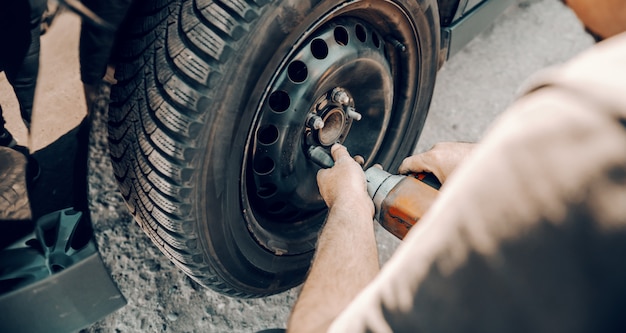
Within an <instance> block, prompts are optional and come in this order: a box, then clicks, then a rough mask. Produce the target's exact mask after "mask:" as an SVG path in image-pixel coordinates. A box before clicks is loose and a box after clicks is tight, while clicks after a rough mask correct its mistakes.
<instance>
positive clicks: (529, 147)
mask: <svg viewBox="0 0 626 333" xmlns="http://www.w3.org/2000/svg"><path fill="white" fill-rule="evenodd" d="M329 331H330V332H462V331H464V332H559V331H560V332H607V331H620V332H623V331H626V34H622V35H620V36H617V37H614V38H611V39H610V40H607V41H604V42H602V43H600V44H598V45H596V46H594V47H593V48H592V49H590V50H589V51H587V52H585V53H583V54H582V55H580V56H579V57H577V58H575V59H573V60H572V61H570V62H569V63H567V64H565V65H564V66H561V67H560V68H558V69H553V70H550V71H548V72H545V73H542V74H540V75H539V76H538V77H537V78H536V80H535V81H534V83H533V85H532V86H531V87H530V89H528V90H527V93H526V94H524V95H523V96H522V97H521V98H520V99H519V100H518V101H517V102H516V103H515V104H514V105H512V107H511V108H510V109H509V110H508V111H507V112H506V113H505V114H504V115H503V116H502V117H501V118H500V119H499V120H498V121H497V122H496V123H495V124H494V126H493V127H492V129H491V130H490V131H489V133H488V135H487V136H486V137H485V139H484V140H483V143H482V144H481V145H480V147H479V148H477V150H476V151H475V152H474V153H473V155H472V156H471V157H470V158H469V159H468V161H466V162H465V163H464V164H463V165H462V166H461V167H460V168H459V169H458V170H457V171H456V172H455V173H454V175H453V176H452V177H451V178H450V179H449V180H448V182H447V183H446V185H445V186H444V188H443V189H442V191H441V194H440V197H439V199H438V201H437V202H436V203H435V204H434V205H433V207H432V208H431V209H430V211H429V212H428V214H427V215H425V216H424V217H423V218H422V221H421V222H420V224H419V225H418V226H416V227H415V228H414V229H413V230H412V231H411V232H410V233H409V235H408V236H407V237H406V238H405V241H404V242H403V244H402V245H401V246H400V248H399V249H398V250H397V252H396V253H395V255H394V256H393V257H392V259H391V260H390V261H389V262H388V263H386V264H385V266H384V267H383V269H382V271H381V273H380V274H379V276H378V277H377V278H376V280H375V281H374V282H373V283H372V284H371V285H370V286H368V288H366V289H365V290H364V291H363V292H362V293H361V294H360V295H359V296H358V297H357V298H356V299H355V301H354V302H352V304H351V305H350V306H349V307H348V308H347V309H346V310H345V311H344V312H343V313H342V314H341V315H340V316H339V317H338V318H337V319H336V320H335V322H334V323H333V324H332V326H331V328H330V329H329Z"/></svg>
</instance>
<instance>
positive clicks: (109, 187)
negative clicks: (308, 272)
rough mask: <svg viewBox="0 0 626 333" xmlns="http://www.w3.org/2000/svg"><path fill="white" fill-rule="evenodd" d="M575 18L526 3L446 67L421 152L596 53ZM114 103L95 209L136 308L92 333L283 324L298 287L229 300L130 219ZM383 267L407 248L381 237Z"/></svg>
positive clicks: (111, 259)
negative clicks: (117, 176) (111, 155)
mask: <svg viewBox="0 0 626 333" xmlns="http://www.w3.org/2000/svg"><path fill="white" fill-rule="evenodd" d="M590 43H591V41H590V39H589V38H588V37H586V36H585V35H584V33H583V31H582V29H581V27H580V26H579V24H578V23H577V22H576V20H575V17H574V16H573V15H572V14H571V13H570V12H569V11H568V10H566V9H565V8H564V7H563V6H562V5H561V4H559V3H558V2H557V1H554V0H543V1H521V2H519V4H518V5H516V6H513V7H512V8H511V9H510V10H508V11H507V12H506V13H505V15H503V16H502V17H500V18H499V19H498V20H497V21H496V23H495V25H494V26H493V27H492V28H490V29H489V30H488V31H487V32H486V33H484V34H483V35H481V36H479V37H478V38H477V39H476V40H475V41H474V42H472V43H471V44H470V45H469V46H468V47H467V48H466V49H464V50H463V51H462V52H461V53H460V54H458V55H457V56H456V57H455V58H454V59H453V60H452V61H450V62H449V63H447V64H446V65H445V67H444V68H443V69H442V70H441V72H440V76H439V79H438V84H437V87H436V91H435V96H434V99H433V106H432V109H431V114H430V116H429V120H428V122H427V125H426V128H425V130H424V132H423V136H422V140H421V141H420V144H419V145H418V147H417V150H419V151H421V150H424V149H427V148H429V147H430V146H431V145H432V144H434V143H435V142H438V141H442V140H466V141H474V140H477V139H479V138H480V136H481V133H483V131H484V130H485V129H486V128H487V127H488V124H489V123H490V122H491V121H492V120H493V118H495V117H496V116H497V115H498V114H499V113H500V112H501V111H502V110H504V108H505V107H506V105H507V104H508V103H509V102H510V101H511V100H512V99H513V97H514V95H515V93H516V90H517V87H518V86H519V84H520V83H521V82H523V81H524V80H525V79H526V78H527V77H528V76H529V75H530V74H532V73H533V72H535V71H536V70H538V69H540V68H543V67H546V66H549V65H552V64H556V63H559V62H562V61H563V60H565V59H567V58H569V57H571V56H572V55H573V54H576V53H577V52H579V51H580V50H582V49H584V48H585V47H587V46H589V45H590ZM105 109H106V107H105V104H103V105H102V107H101V108H100V110H99V111H98V112H97V113H96V115H95V118H96V119H95V125H94V128H93V133H92V143H91V149H90V153H91V159H90V171H89V183H90V190H89V195H90V207H91V210H92V213H91V214H92V219H93V222H94V227H95V231H96V237H97V242H98V244H99V247H100V252H101V254H102V256H103V258H104V261H105V262H106V263H107V265H108V266H109V268H110V270H111V275H112V277H113V279H114V280H115V281H116V282H117V284H118V285H119V287H120V289H121V291H122V293H123V294H124V295H125V296H126V298H127V300H128V305H127V306H126V307H124V308H123V309H121V310H119V311H117V312H116V313H114V314H112V315H110V316H108V317H106V318H105V319H103V320H101V321H99V322H97V323H95V324H93V325H92V326H91V327H89V328H87V329H85V330H83V332H255V331H258V330H261V329H266V328H275V327H284V326H285V323H286V320H287V317H288V314H289V311H290V308H291V307H292V305H293V303H294V301H295V298H296V296H297V293H298V290H297V288H296V289H294V290H291V291H288V292H285V293H282V294H280V295H275V296H271V297H266V298H262V299H253V300H242V299H235V298H230V297H226V296H223V295H220V294H217V293H215V292H213V291H210V290H207V289H204V288H202V287H199V286H198V285H197V284H196V283H194V282H193V281H191V280H190V279H189V278H187V277H186V276H185V275H184V274H183V273H182V272H181V271H179V270H178V269H177V268H175V267H174V266H173V265H172V264H171V263H170V262H169V261H168V260H167V259H165V257H164V256H162V255H161V254H160V253H159V251H158V250H157V248H156V247H155V246H153V245H152V243H151V242H150V240H149V239H148V238H147V237H146V236H145V235H144V234H143V232H142V231H141V230H140V228H139V227H138V225H137V224H136V223H134V222H133V220H132V217H131V216H130V215H129V214H128V213H127V210H126V208H125V206H124V203H123V201H122V198H121V196H120V194H119V193H118V190H117V187H116V184H115V182H114V179H113V177H112V169H111V166H110V163H109V159H108V152H107V143H106V128H105V126H104V124H105V123H106V122H105V119H104V118H105V112H104V111H105ZM378 237H379V243H380V245H379V250H380V252H381V260H382V261H383V262H384V261H385V260H386V259H387V258H388V257H389V256H390V254H391V253H392V252H393V250H394V249H395V247H396V246H397V244H398V242H397V241H396V240H395V239H393V238H392V237H391V236H389V235H387V234H386V233H384V232H380V231H379V232H378Z"/></svg>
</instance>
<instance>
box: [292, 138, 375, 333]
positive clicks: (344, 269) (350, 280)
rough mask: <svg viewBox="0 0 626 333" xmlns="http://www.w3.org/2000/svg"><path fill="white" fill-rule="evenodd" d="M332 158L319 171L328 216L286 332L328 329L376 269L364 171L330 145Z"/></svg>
mask: <svg viewBox="0 0 626 333" xmlns="http://www.w3.org/2000/svg"><path fill="white" fill-rule="evenodd" d="M332 155H333V159H334V160H335V166H334V167H333V168H331V169H326V170H320V172H319V173H318V184H319V187H320V193H321V194H322V197H323V198H324V200H325V201H326V204H327V205H328V207H329V213H328V218H327V220H326V224H325V226H324V228H323V230H322V233H321V234H320V237H319V240H318V245H317V253H316V255H315V259H314V260H313V265H312V266H311V271H310V272H309V276H308V278H307V280H306V282H305V284H304V286H303V288H302V292H301V294H300V297H299V298H298V301H297V303H296V305H295V307H294V309H293V312H292V314H291V318H290V319H289V325H288V329H289V332H298V333H300V332H323V331H326V328H327V327H328V326H329V325H330V324H331V323H332V321H333V320H334V319H335V318H336V317H337V316H338V315H339V313H340V312H341V311H343V310H344V309H345V308H346V306H347V305H348V304H349V303H350V302H351V301H352V300H353V299H354V297H355V296H356V295H357V294H358V293H359V292H360V291H361V290H362V289H363V288H364V287H365V286H366V285H367V284H369V283H370V282H371V281H372V280H373V279H374V277H375V276H376V274H377V273H378V270H379V265H378V252H377V248H376V240H375V238H374V227H373V215H374V205H373V203H372V201H371V199H370V198H369V196H368V194H367V187H366V186H367V185H366V181H365V175H364V173H363V170H362V169H361V167H360V166H359V164H357V163H356V162H355V161H354V160H353V159H352V158H351V157H350V155H349V154H348V151H347V150H346V148H345V147H343V146H340V145H335V146H333V148H332Z"/></svg>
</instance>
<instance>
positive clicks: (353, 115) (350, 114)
mask: <svg viewBox="0 0 626 333" xmlns="http://www.w3.org/2000/svg"><path fill="white" fill-rule="evenodd" d="M346 111H347V113H348V117H350V118H352V119H354V120H356V121H359V120H361V118H363V116H361V114H360V113H358V112H356V109H355V108H353V107H351V106H349V107H348V108H347V109H346Z"/></svg>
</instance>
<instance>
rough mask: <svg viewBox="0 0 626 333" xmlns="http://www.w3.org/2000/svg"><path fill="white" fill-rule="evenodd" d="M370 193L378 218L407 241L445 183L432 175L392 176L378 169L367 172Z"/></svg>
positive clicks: (375, 216)
mask: <svg viewBox="0 0 626 333" xmlns="http://www.w3.org/2000/svg"><path fill="white" fill-rule="evenodd" d="M365 178H366V179H367V193H368V194H369V196H370V198H372V201H374V207H375V208H376V213H375V215H374V218H375V219H376V220H377V221H378V223H380V225H382V226H383V228H385V229H387V231H389V232H390V233H391V234H393V235H394V236H396V237H398V238H399V239H403V238H404V236H406V234H407V233H408V232H409V230H410V229H411V227H412V226H413V225H414V224H415V223H417V221H419V219H420V218H421V217H422V216H423V215H424V214H425V213H426V211H427V210H428V208H429V207H430V206H431V205H432V204H433V202H434V201H435V199H436V198H437V195H438V194H439V191H438V189H439V188H440V187H441V183H439V180H438V179H437V178H436V177H435V176H434V175H433V174H432V173H418V174H411V175H407V176H403V175H392V174H390V173H389V172H387V171H385V170H383V169H380V168H378V167H371V168H369V169H367V171H365Z"/></svg>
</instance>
